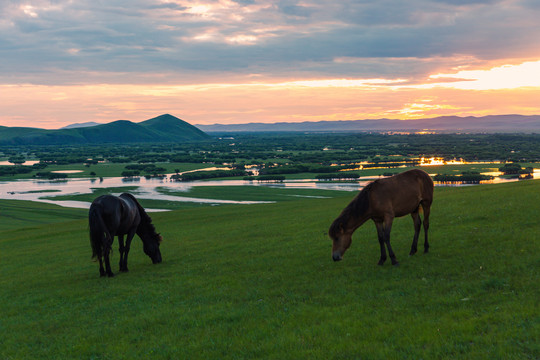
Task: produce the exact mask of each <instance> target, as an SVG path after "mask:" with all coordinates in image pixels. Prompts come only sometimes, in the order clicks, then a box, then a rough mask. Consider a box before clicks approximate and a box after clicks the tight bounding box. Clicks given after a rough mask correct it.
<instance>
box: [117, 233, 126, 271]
mask: <svg viewBox="0 0 540 360" xmlns="http://www.w3.org/2000/svg"><path fill="white" fill-rule="evenodd" d="M118 250H119V251H120V264H119V265H120V271H127V253H126V247H125V246H124V235H118Z"/></svg>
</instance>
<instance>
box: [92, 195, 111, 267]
mask: <svg viewBox="0 0 540 360" xmlns="http://www.w3.org/2000/svg"><path fill="white" fill-rule="evenodd" d="M102 212H103V209H102V208H101V206H99V205H96V204H92V205H90V211H89V212H88V224H89V225H90V245H91V246H92V259H95V258H96V257H98V258H101V257H102V256H103V241H104V237H105V232H106V231H107V229H106V227H105V223H104V222H103V217H102Z"/></svg>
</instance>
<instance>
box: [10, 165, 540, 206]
mask: <svg viewBox="0 0 540 360" xmlns="http://www.w3.org/2000/svg"><path fill="white" fill-rule="evenodd" d="M170 175H172V174H169V175H168V176H167V177H165V178H159V179H156V178H151V179H147V178H144V177H141V178H134V179H132V180H131V181H126V179H124V178H121V177H110V178H100V179H99V180H100V181H97V179H95V178H92V179H89V178H70V179H67V180H56V181H45V180H17V181H0V199H16V200H29V201H40V202H46V203H51V204H57V205H60V206H65V207H76V208H89V207H90V203H88V202H84V201H67V200H54V199H52V198H50V197H54V196H57V195H77V194H92V189H100V188H114V187H118V188H120V189H118V193H117V195H118V194H120V193H121V192H122V189H121V188H122V187H127V186H134V187H136V190H135V191H132V192H133V193H134V194H136V196H137V197H139V198H142V199H152V200H165V201H180V202H195V203H206V204H260V203H268V201H233V200H221V199H203V198H194V197H189V196H176V195H170V194H164V193H163V192H162V191H160V189H163V188H165V189H168V190H171V191H174V192H176V193H179V192H186V193H187V192H189V190H190V189H191V188H192V187H194V186H265V187H272V188H286V189H320V190H339V191H359V190H361V189H362V188H363V187H364V186H365V185H366V184H367V183H368V182H369V181H372V180H373V179H376V178H378V177H361V178H360V179H359V180H360V181H358V182H333V183H329V182H317V181H315V180H312V179H305V180H287V181H285V182H280V183H266V182H260V183H259V182H256V181H245V180H210V181H194V182H176V181H170V180H169V177H170ZM430 175H432V176H433V175H435V174H430ZM534 178H535V179H537V178H540V170H539V171H536V170H535V172H534ZM509 181H517V179H503V178H499V177H496V178H495V179H494V180H490V181H487V182H484V181H483V182H481V183H491V184H493V183H501V182H509ZM437 185H438V186H463V184H437ZM48 197H49V198H48Z"/></svg>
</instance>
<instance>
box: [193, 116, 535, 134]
mask: <svg viewBox="0 0 540 360" xmlns="http://www.w3.org/2000/svg"><path fill="white" fill-rule="evenodd" d="M195 126H197V127H198V128H199V129H201V130H203V131H207V132H264V131H275V132H287V131H305V132H340V131H422V130H433V131H437V132H477V133H485V132H492V133H493V132H511V133H516V132H540V115H518V114H508V115H487V116H481V117H475V116H465V117H460V116H448V115H446V116H438V117H434V118H423V119H414V120H396V119H387V118H382V119H366V120H335V121H329V120H322V121H303V122H279V123H260V122H259V123H246V124H228V125H225V124H212V125H195Z"/></svg>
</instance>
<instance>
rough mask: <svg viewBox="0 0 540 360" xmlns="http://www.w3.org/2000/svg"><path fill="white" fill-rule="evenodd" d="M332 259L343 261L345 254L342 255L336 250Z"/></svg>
mask: <svg viewBox="0 0 540 360" xmlns="http://www.w3.org/2000/svg"><path fill="white" fill-rule="evenodd" d="M332 260H334V261H341V260H343V256H341V254H340V253H339V252H337V251H336V252H335V253H333V254H332Z"/></svg>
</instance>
